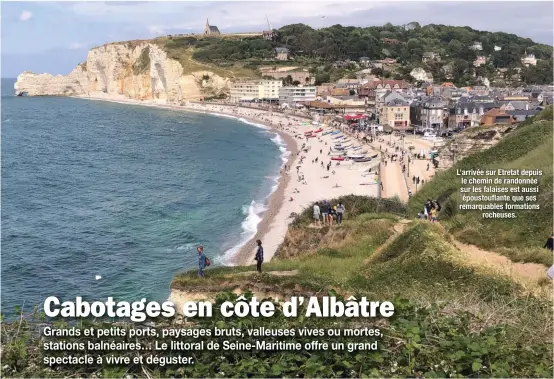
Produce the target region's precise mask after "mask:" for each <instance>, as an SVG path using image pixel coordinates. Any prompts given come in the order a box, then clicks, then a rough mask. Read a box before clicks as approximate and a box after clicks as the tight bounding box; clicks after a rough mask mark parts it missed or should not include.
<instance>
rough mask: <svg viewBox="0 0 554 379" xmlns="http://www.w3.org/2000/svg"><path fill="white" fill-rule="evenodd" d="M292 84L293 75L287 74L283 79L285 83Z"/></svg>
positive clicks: (286, 84)
mask: <svg viewBox="0 0 554 379" xmlns="http://www.w3.org/2000/svg"><path fill="white" fill-rule="evenodd" d="M291 84H292V76H290V75H287V77H286V78H285V79H283V85H284V86H290V85H291Z"/></svg>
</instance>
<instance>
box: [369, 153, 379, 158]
mask: <svg viewBox="0 0 554 379" xmlns="http://www.w3.org/2000/svg"><path fill="white" fill-rule="evenodd" d="M378 156H379V154H375V155H372V156H371V157H370V158H371V159H375V158H377V157H378Z"/></svg>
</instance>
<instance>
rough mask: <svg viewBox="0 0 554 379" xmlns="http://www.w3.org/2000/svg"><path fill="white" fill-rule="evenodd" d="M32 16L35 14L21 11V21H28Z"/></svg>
mask: <svg viewBox="0 0 554 379" xmlns="http://www.w3.org/2000/svg"><path fill="white" fill-rule="evenodd" d="M31 17H33V14H32V13H31V12H29V11H23V12H21V14H20V15H19V19H20V20H21V21H27V20H28V19H30V18H31Z"/></svg>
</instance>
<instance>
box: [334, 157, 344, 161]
mask: <svg viewBox="0 0 554 379" xmlns="http://www.w3.org/2000/svg"><path fill="white" fill-rule="evenodd" d="M331 160H332V161H343V160H344V157H331Z"/></svg>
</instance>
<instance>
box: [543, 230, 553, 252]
mask: <svg viewBox="0 0 554 379" xmlns="http://www.w3.org/2000/svg"><path fill="white" fill-rule="evenodd" d="M544 248H545V249H548V250H550V251H554V233H552V235H551V236H550V237H548V239H547V240H546V243H545V244H544Z"/></svg>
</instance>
